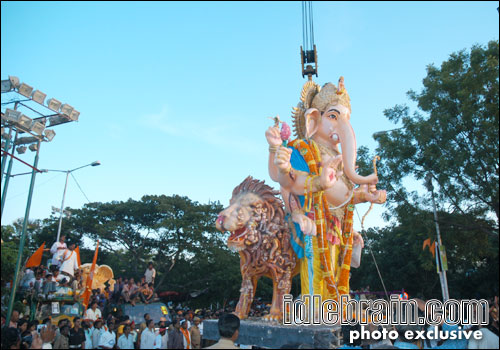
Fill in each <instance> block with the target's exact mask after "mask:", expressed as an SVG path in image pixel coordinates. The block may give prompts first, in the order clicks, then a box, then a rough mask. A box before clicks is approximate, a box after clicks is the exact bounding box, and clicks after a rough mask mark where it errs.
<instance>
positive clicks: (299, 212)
mask: <svg viewBox="0 0 500 350" xmlns="http://www.w3.org/2000/svg"><path fill="white" fill-rule="evenodd" d="M292 117H293V128H294V132H295V135H296V136H297V138H296V139H294V140H293V141H290V142H286V141H283V137H282V135H281V134H280V129H279V118H277V120H276V123H275V125H274V126H271V127H270V128H269V129H268V130H267V131H266V134H265V135H266V139H267V142H268V143H269V161H268V167H269V174H270V177H271V179H272V180H273V181H276V182H278V183H279V184H280V191H281V195H282V198H283V201H284V202H285V209H286V212H287V220H288V223H289V227H290V234H291V239H290V241H291V243H292V246H293V250H294V251H295V253H296V255H297V258H298V259H299V263H300V266H299V267H300V277H301V293H302V295H308V294H309V295H313V294H314V295H321V297H322V300H327V299H330V300H337V301H338V300H339V298H340V296H341V295H343V294H348V293H349V272H350V268H351V263H352V265H353V266H356V264H359V261H358V262H354V261H351V257H352V249H353V244H354V245H355V246H356V245H360V246H362V245H363V239H362V238H361V235H359V233H358V232H356V231H354V230H353V211H354V205H355V204H358V203H364V202H371V203H377V204H382V203H384V202H385V201H386V191H385V190H378V189H377V188H376V184H377V182H378V177H377V175H376V173H373V174H371V175H369V176H361V175H359V174H357V173H356V154H357V149H356V137H355V134H354V131H353V129H352V127H351V124H350V118H351V104H350V99H349V95H348V93H347V91H346V88H345V86H344V79H343V77H341V78H340V79H339V82H338V86H335V84H332V83H327V84H325V85H323V87H320V86H319V85H318V84H316V83H315V82H313V81H312V80H309V81H307V82H306V83H305V84H304V86H303V88H302V93H301V96H300V102H299V104H298V105H297V107H295V108H293V116H292ZM339 146H340V147H341V149H339ZM358 266H359V265H358Z"/></svg>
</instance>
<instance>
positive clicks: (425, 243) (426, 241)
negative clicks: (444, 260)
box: [422, 238, 436, 258]
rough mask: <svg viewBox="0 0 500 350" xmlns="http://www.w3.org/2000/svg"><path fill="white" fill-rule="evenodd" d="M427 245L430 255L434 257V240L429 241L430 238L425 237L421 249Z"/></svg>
mask: <svg viewBox="0 0 500 350" xmlns="http://www.w3.org/2000/svg"><path fill="white" fill-rule="evenodd" d="M427 246H428V247H429V251H430V252H431V254H432V257H433V258H434V257H435V255H436V252H435V250H436V241H432V243H431V239H430V238H427V239H426V240H425V241H424V245H423V246H422V250H425V247H427Z"/></svg>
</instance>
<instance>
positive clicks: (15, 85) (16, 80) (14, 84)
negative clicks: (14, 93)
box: [9, 75, 19, 89]
mask: <svg viewBox="0 0 500 350" xmlns="http://www.w3.org/2000/svg"><path fill="white" fill-rule="evenodd" d="M9 80H10V83H11V84H12V87H13V88H14V89H17V88H18V87H19V78H18V77H14V76H12V75H9Z"/></svg>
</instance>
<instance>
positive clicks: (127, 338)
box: [117, 324, 134, 349]
mask: <svg viewBox="0 0 500 350" xmlns="http://www.w3.org/2000/svg"><path fill="white" fill-rule="evenodd" d="M130 329H131V328H130V325H129V324H127V325H125V326H124V327H123V334H122V335H121V336H120V338H119V339H118V344H117V346H118V349H134V336H133V335H132V334H130Z"/></svg>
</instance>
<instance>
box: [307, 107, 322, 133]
mask: <svg viewBox="0 0 500 350" xmlns="http://www.w3.org/2000/svg"><path fill="white" fill-rule="evenodd" d="M304 114H305V116H304V117H305V120H306V138H307V139H309V138H311V137H312V136H313V135H314V134H315V133H316V131H318V127H319V123H320V118H321V113H320V112H319V111H318V110H317V109H316V108H309V109H308V110H307V111H306V112H305V113H304Z"/></svg>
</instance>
